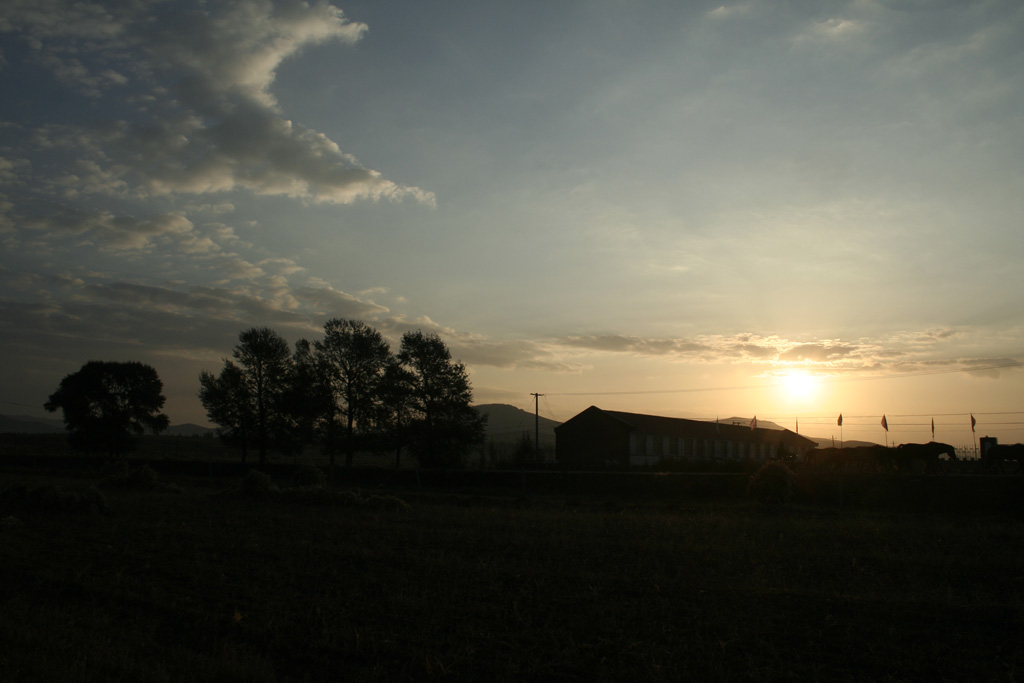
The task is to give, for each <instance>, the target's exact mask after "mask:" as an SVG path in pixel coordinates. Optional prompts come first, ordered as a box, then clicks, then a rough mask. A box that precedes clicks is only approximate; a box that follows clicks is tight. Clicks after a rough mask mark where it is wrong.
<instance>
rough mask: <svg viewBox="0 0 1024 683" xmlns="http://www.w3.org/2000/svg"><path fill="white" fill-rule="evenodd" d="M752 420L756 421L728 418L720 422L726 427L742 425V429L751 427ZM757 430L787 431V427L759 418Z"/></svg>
mask: <svg viewBox="0 0 1024 683" xmlns="http://www.w3.org/2000/svg"><path fill="white" fill-rule="evenodd" d="M752 419H754V418H752V417H727V418H724V419H721V420H719V422H720V423H721V424H724V425H740V426H741V427H749V426H750V421H751V420H752ZM757 428H758V429H787V427H783V426H781V425H778V424H775V423H774V422H772V421H771V420H762V419H760V418H758V420H757Z"/></svg>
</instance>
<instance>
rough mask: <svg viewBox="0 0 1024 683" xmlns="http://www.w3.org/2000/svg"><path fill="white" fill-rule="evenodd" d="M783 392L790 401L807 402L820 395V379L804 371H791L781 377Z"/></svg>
mask: <svg viewBox="0 0 1024 683" xmlns="http://www.w3.org/2000/svg"><path fill="white" fill-rule="evenodd" d="M780 379H781V380H782V390H783V392H785V394H786V398H787V399H789V400H790V401H806V400H808V399H811V398H814V396H815V395H816V394H817V393H818V378H817V377H816V376H815V375H812V374H811V373H809V372H805V371H803V370H790V371H788V372H786V373H785V374H784V375H781V376H780Z"/></svg>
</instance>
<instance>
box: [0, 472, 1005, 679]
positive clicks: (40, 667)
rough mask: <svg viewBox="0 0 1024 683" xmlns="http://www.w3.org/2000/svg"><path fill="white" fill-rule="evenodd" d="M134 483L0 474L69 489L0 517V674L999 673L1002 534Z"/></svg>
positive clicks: (885, 515)
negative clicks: (72, 498)
mask: <svg viewBox="0 0 1024 683" xmlns="http://www.w3.org/2000/svg"><path fill="white" fill-rule="evenodd" d="M160 482H161V483H162V484H165V485H162V486H156V487H153V488H151V489H149V490H139V489H140V488H141V487H136V488H131V487H128V488H110V487H104V488H101V489H100V491H101V496H102V500H100V499H99V498H96V497H95V496H96V494H95V493H93V494H88V495H85V494H84V492H85V490H86V489H88V487H90V486H91V485H93V484H96V483H97V478H96V476H94V475H91V474H87V473H81V474H76V475H74V476H72V475H70V474H61V473H60V472H48V473H45V474H44V473H42V472H40V471H38V470H31V469H18V470H14V469H9V470H8V471H0V490H2V489H8V487H10V486H11V485H13V484H16V483H20V484H22V485H23V486H24V487H26V489H25V490H28V491H30V492H31V491H35V492H37V493H38V492H39V491H46V492H48V495H49V498H48V497H47V495H43V494H39V495H37V496H36V499H38V500H41V501H45V500H51V499H53V500H59V496H57V497H55V494H54V491H53V490H52V489H46V488H45V487H47V486H57V487H58V490H57V493H59V494H62V495H65V500H67V498H66V495H67V494H69V493H72V492H82V494H83V495H82V496H81V497H80V498H79V499H78V501H79V503H80V504H79V505H77V506H74V505H70V504H67V505H62V504H60V503H59V502H57V503H51V504H46V503H45V502H40V503H36V504H29V503H23V504H22V505H21V506H20V507H17V506H15V507H11V506H10V505H9V506H8V508H9V509H7V510H2V511H0V512H2V515H0V516H2V517H3V519H2V523H0V548H2V557H0V604H2V609H0V643H2V649H0V679H2V680H5V681H39V680H131V681H138V680H146V681H163V680H166V681H182V680H245V681H278V680H282V681H284V680H295V681H302V680H346V679H349V680H420V679H425V678H437V679H448V680H509V681H510V680H568V681H574V680H578V681H593V680H626V679H646V680H685V679H694V680H737V679H752V678H753V679H762V680H768V679H776V680H796V681H812V680H822V681H842V680H849V681H863V680H891V681H920V680H929V681H935V680H953V681H965V680H972V681H975V680H1000V681H1006V680H1015V678H1016V677H1019V676H1020V673H1019V670H1020V669H1021V667H1022V666H1024V523H1022V522H1021V521H1020V520H1019V519H1017V518H1013V517H1003V516H996V515H977V514H958V515H951V514H941V515H940V514H919V513H914V512H898V513H897V512H880V511H875V512H873V511H870V510H864V509H862V510H843V509H832V508H820V507H803V506H790V507H783V508H779V509H766V508H763V507H760V506H758V505H756V504H752V503H748V502H745V501H741V500H725V501H713V500H707V499H686V498H681V499H679V500H675V501H665V500H658V501H652V502H650V503H644V502H643V501H640V502H638V501H637V500H636V498H635V497H633V498H631V499H630V500H628V501H620V500H616V499H615V498H614V497H609V496H607V495H605V494H602V495H595V496H589V497H588V496H586V495H578V496H574V497H573V498H572V499H567V498H566V497H564V496H557V495H535V496H529V497H519V496H516V495H479V494H473V493H467V492H460V493H452V492H437V491H435V492H430V491H425V490H422V491H421V490H414V489H410V490H379V489H374V490H372V491H362V492H358V491H344V490H342V489H340V488H335V489H331V490H329V493H323V492H320V493H316V492H309V491H298V490H293V491H292V492H291V493H290V494H288V495H285V494H277V495H271V494H266V495H253V496H242V495H238V494H235V493H225V491H228V490H229V489H231V488H232V487H237V485H238V483H239V482H238V481H237V480H223V479H209V478H200V477H194V478H185V477H182V478H177V479H175V478H173V477H168V476H164V475H161V476H160ZM278 483H279V484H281V485H287V484H288V482H286V481H280V482H278ZM90 502H91V503H92V504H91V505H87V504H86V503H90ZM98 502H102V503H104V507H105V511H103V512H99V511H96V510H95V509H94V508H95V507H96V505H95V504H96V503H98ZM87 508H93V509H91V511H90V509H87Z"/></svg>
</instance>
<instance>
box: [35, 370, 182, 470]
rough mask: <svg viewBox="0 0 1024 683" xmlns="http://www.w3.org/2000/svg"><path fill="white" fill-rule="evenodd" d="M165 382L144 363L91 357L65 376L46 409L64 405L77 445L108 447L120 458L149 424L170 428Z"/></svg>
mask: <svg viewBox="0 0 1024 683" xmlns="http://www.w3.org/2000/svg"><path fill="white" fill-rule="evenodd" d="M163 388H164V385H163V382H161V381H160V377H159V376H158V375H157V372H156V370H154V369H153V368H152V367H150V366H148V365H145V364H143V363H138V362H135V361H130V362H126V363H118V362H105V361H89V362H88V363H86V364H85V365H83V366H82V367H81V369H80V370H78V372H75V373H72V374H70V375H68V376H66V377H65V378H64V379H63V380H61V383H60V386H59V387H58V388H57V391H55V392H54V393H53V394H51V395H50V397H49V400H47V401H46V404H45V406H44V407H45V408H46V409H47V410H48V411H50V412H51V413H52V412H55V411H57V410H63V412H64V425H65V426H66V428H67V429H68V431H69V432H70V434H69V440H70V442H71V445H72V447H73V448H75V449H77V450H84V451H94V450H105V451H107V452H108V453H109V454H110V456H111V457H115V458H116V457H119V456H120V455H122V454H123V453H124V452H125V451H128V450H131V449H132V448H134V446H135V443H136V441H135V438H134V437H135V436H138V435H140V434H142V433H143V432H144V431H145V430H146V429H149V430H151V431H152V432H153V433H154V434H158V433H160V432H161V431H163V430H164V429H166V428H167V425H168V424H169V421H168V419H167V416H166V415H164V414H163V413H161V412H159V411H160V409H161V408H163V405H164V401H165V399H164V396H163V393H162V392H163Z"/></svg>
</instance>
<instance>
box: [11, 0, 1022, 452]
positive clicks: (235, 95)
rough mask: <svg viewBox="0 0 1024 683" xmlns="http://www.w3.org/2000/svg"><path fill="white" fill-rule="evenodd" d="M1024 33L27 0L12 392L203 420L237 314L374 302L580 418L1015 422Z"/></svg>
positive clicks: (15, 76)
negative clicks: (105, 377) (120, 399)
mask: <svg viewBox="0 0 1024 683" xmlns="http://www.w3.org/2000/svg"><path fill="white" fill-rule="evenodd" d="M1022 36H1024V5H1021V4H1020V3H1019V2H1017V1H1016V0H1007V1H999V0H995V1H987V2H963V1H961V0H934V1H930V0H852V1H838V0H837V1H827V0H826V1H823V2H819V1H808V2H798V1H787V2H781V1H779V2H776V1H765V2H722V0H716V1H714V2H706V3H705V2H678V1H675V0H673V1H664V2H661V1H651V2H622V1H621V0H586V1H583V0H580V1H574V0H565V1H564V2H557V3H548V2H543V3H542V2H532V1H529V0H527V1H524V2H515V3H512V2H501V3H481V2H475V1H474V2H470V1H468V0H450V1H447V2H438V3H425V2H416V1H408V2H405V1H398V0H396V1H390V0H374V1H372V2H371V1H368V0H357V1H354V2H340V1H339V2H337V3H332V4H328V3H325V2H308V3H302V2H261V1H255V0H254V1H248V2H237V3H235V2H215V3H206V2H177V1H171V2H156V1H147V0H135V1H132V2H125V3H103V2H95V3H91V2H58V1H54V0H32V1H31V2H28V1H22V0H6V1H5V2H4V3H3V4H2V5H0V314H2V315H0V358H2V359H3V362H2V363H0V383H2V388H0V401H2V403H0V412H2V413H5V414H30V415H36V416H43V415H45V412H44V411H43V410H42V408H41V405H42V404H43V403H44V402H45V401H46V398H47V396H49V394H50V393H52V392H53V391H54V390H55V389H56V387H57V385H58V384H59V382H60V380H61V378H62V377H64V376H65V375H67V374H69V373H72V372H75V371H76V370H77V369H78V368H80V367H81V366H82V365H83V364H84V363H85V362H87V361H89V360H117V361H125V360H137V361H141V362H144V363H147V364H150V365H152V366H153V367H154V368H156V369H157V371H158V373H159V374H160V377H161V379H162V380H163V382H164V390H165V395H166V396H167V403H166V406H165V412H166V413H167V414H168V416H169V417H170V419H171V422H172V423H174V424H178V423H185V422H194V423H198V424H209V423H208V421H207V419H206V416H205V412H204V410H203V408H202V406H201V404H200V403H199V400H198V398H197V392H198V388H199V385H198V375H199V373H200V371H201V370H204V369H206V370H211V371H214V372H216V371H218V370H219V368H220V367H221V365H222V363H223V359H224V358H225V357H229V356H230V353H231V350H232V348H233V347H234V345H235V344H236V343H237V339H238V334H239V332H241V331H242V330H244V329H247V328H250V327H254V326H269V327H272V328H273V329H275V330H276V331H278V332H279V333H280V334H281V335H282V336H284V337H285V338H286V339H288V341H289V342H291V343H294V342H295V341H297V340H299V339H301V338H306V339H316V338H318V336H319V335H321V334H322V326H323V323H324V321H326V320H328V319H330V318H354V319H360V320H363V321H364V322H366V323H367V324H369V325H371V326H372V327H374V328H376V329H378V330H379V331H381V333H382V334H384V335H385V336H386V337H387V338H388V339H389V340H390V342H391V343H392V345H393V348H395V349H397V345H398V341H399V339H400V338H401V335H402V333H404V332H406V331H409V330H423V331H425V332H436V333H438V334H439V335H440V336H441V337H442V339H444V341H445V342H446V343H447V344H448V346H449V348H450V349H451V351H452V354H453V356H454V358H455V359H457V360H459V361H460V362H462V363H464V364H465V365H466V368H467V370H468V371H469V375H470V380H471V382H472V385H473V390H474V400H475V402H476V403H478V404H485V403H507V404H511V405H515V406H517V407H520V408H523V409H525V410H528V411H531V412H532V411H533V410H534V408H535V407H537V408H539V412H540V414H541V415H544V416H545V417H550V418H552V419H556V420H560V421H564V420H567V419H569V418H570V417H572V416H573V415H575V414H577V413H578V412H580V411H582V410H583V409H585V408H586V407H588V406H590V405H597V406H599V407H602V408H606V409H611V410H624V411H631V412H645V413H652V414H659V415H669V416H677V417H693V418H700V419H716V418H727V417H733V416H743V417H746V418H749V417H751V416H753V415H757V416H758V418H759V419H760V420H762V421H764V420H771V421H774V422H776V423H778V424H780V425H782V426H785V427H788V428H790V429H794V428H797V427H799V430H800V433H802V434H805V435H808V436H821V437H828V436H835V437H836V438H837V439H839V438H845V439H864V440H872V441H876V442H880V441H881V440H882V439H887V440H888V441H890V442H895V443H901V442H920V441H927V440H929V439H930V438H931V431H930V421H931V420H934V422H935V424H936V432H935V438H936V440H939V441H945V442H948V443H954V444H957V445H961V444H969V443H971V442H972V440H973V438H975V437H979V436H985V435H989V436H996V437H997V438H999V440H1000V442H1004V443H1005V442H1010V443H1015V442H1018V441H1024V268H1022V267H1021V265H1022V262H1024V259H1022V257H1024V239H1022V228H1024V40H1022ZM535 393H537V394H543V396H541V397H539V399H537V400H536V403H535V398H534V396H532V394H535ZM839 414H843V415H844V422H843V427H842V429H841V430H840V428H839V426H838V424H837V422H838V415H839ZM883 415H885V416H886V418H887V423H888V425H889V429H888V431H885V430H883V428H882V427H881V423H880V420H881V417H882V416H883ZM971 415H973V416H974V417H975V419H976V420H977V428H976V432H975V433H973V434H972V432H971V430H970V423H969V420H970V416H971Z"/></svg>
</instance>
